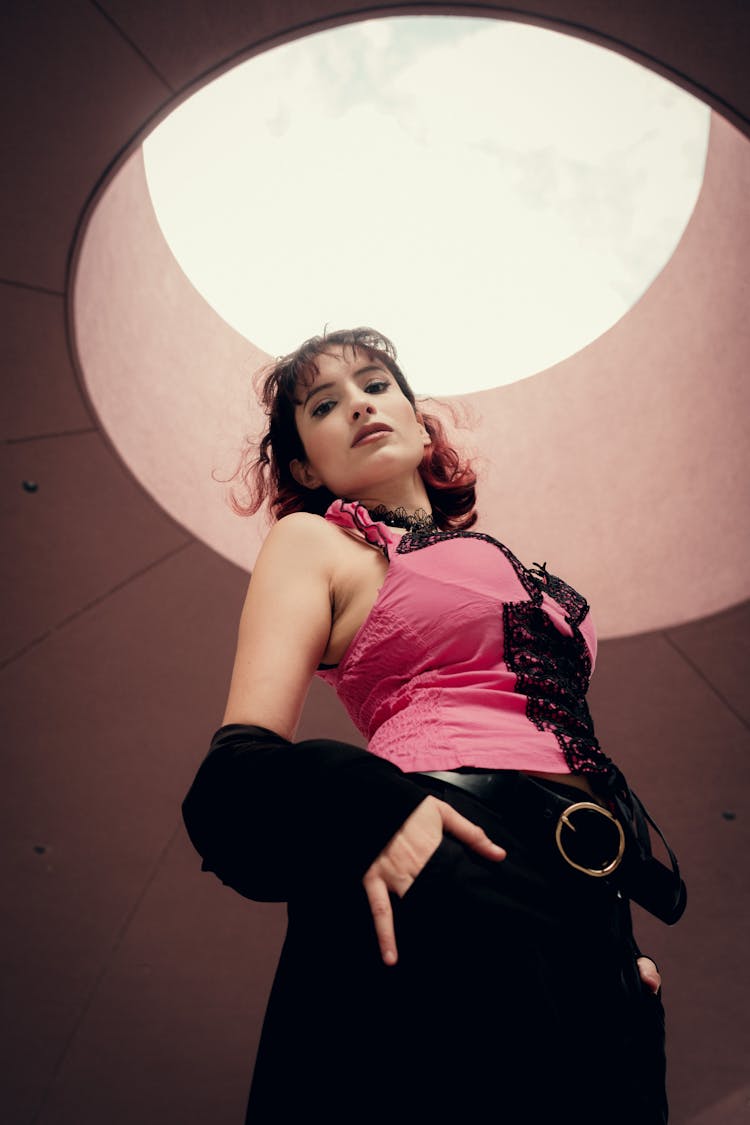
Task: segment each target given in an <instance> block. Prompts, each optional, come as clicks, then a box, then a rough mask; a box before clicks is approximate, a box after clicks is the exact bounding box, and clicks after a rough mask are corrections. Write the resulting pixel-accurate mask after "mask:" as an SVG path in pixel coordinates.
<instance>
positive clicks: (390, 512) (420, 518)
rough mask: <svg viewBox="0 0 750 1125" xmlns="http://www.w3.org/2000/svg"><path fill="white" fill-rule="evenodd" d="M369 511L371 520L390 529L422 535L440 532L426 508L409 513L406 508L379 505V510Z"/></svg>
mask: <svg viewBox="0 0 750 1125" xmlns="http://www.w3.org/2000/svg"><path fill="white" fill-rule="evenodd" d="M368 511H369V513H370V519H372V520H375V522H376V523H387V524H388V526H389V527H404V528H406V530H407V531H417V532H420V533H421V534H422V535H425V534H427V533H429V532H430V531H437V530H438V526H437V524H436V523H435V521H434V519H433V518H432V513H431V512H426V511H425V510H424V508H417V510H416V512H407V510H406V508H386V506H385V504H378V506H377V508H368Z"/></svg>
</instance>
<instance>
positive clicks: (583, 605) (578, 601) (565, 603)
mask: <svg viewBox="0 0 750 1125" xmlns="http://www.w3.org/2000/svg"><path fill="white" fill-rule="evenodd" d="M529 574H531V575H532V576H533V578H534V580H535V581H536V582H538V583H539V585H540V586H541V588H542V589H543V590H544V591H545V592H546V593H547V594H548V596H549V597H550V598H552V600H553V601H555V602H557V604H558V605H559V606H562V608H563V609H564V610H565V620H566V621H567V622H568V624H569V625H573V626H575V625H580V624H581V622H582V621H583V619H584V617H585V616H586V614H587V613H588V611H589V603H588V602H587V601H586V599H585V598H584V597H583V595H582V594H579V593H578V591H577V590H574V589H573V587H572V586H569V585H568V583H567V582H563V580H562V578H558V577H557V575H556V574H550V573H549V571H548V570H547V564H546V562H543V563H542V565H541V566H540V565H539V563H533V565H532V566H531V567H530V568H529Z"/></svg>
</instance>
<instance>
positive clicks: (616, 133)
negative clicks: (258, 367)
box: [144, 16, 709, 396]
mask: <svg viewBox="0 0 750 1125" xmlns="http://www.w3.org/2000/svg"><path fill="white" fill-rule="evenodd" d="M708 127H709V111H708V108H707V107H706V106H705V105H703V104H702V103H701V102H699V101H697V100H696V99H695V98H693V97H691V96H690V95H688V94H686V93H685V92H684V91H682V90H681V89H679V88H678V87H676V86H674V85H672V84H671V83H669V82H667V81H666V80H665V79H663V78H661V77H659V76H658V75H656V74H654V73H652V72H651V71H649V70H646V69H645V68H643V67H641V66H639V65H637V64H636V63H634V62H631V61H630V60H628V59H625V58H623V57H622V56H620V55H617V54H615V53H613V52H611V51H608V50H606V49H604V48H601V47H596V46H593V45H592V44H590V43H586V42H584V41H582V40H579V39H575V38H573V37H570V36H566V35H562V34H559V33H557V32H552V31H548V30H544V29H540V28H535V27H531V26H529V25H524V24H514V23H510V22H508V21H504V20H490V19H469V18H455V17H427V16H420V17H392V18H387V19H379V20H369V21H366V22H361V23H355V24H350V25H347V26H345V27H339V28H335V29H332V30H328V31H323V32H319V33H317V34H314V35H310V36H306V37H305V38H303V39H299V40H296V41H295V42H293V43H290V44H285V45H284V46H281V47H277V48H274V49H272V50H270V51H267V52H265V53H264V54H262V55H259V56H257V57H256V58H254V59H250V60H248V61H247V62H245V63H243V64H241V65H240V66H238V67H236V68H235V69H233V70H231V71H229V72H228V73H227V74H225V75H223V76H222V77H220V78H219V79H217V80H215V81H214V82H212V83H211V84H210V85H208V86H206V87H204V88H203V89H202V90H200V91H199V92H198V93H197V94H195V95H193V96H192V97H191V98H190V99H189V100H187V101H186V102H184V103H183V104H182V105H181V106H180V107H178V109H177V110H175V111H174V112H173V113H172V114H171V116H170V117H169V118H167V119H166V120H165V121H164V122H163V123H162V124H161V125H159V126H158V127H157V128H156V130H155V131H154V132H153V133H152V134H151V135H150V136H149V137H148V138H147V140H146V142H145V143H144V153H145V161H146V174H147V181H148V185H149V191H150V193H151V197H152V200H153V203H154V208H155V211H156V214H157V218H158V220H159V223H160V225H161V228H162V230H163V232H164V235H165V237H166V239H167V242H168V244H169V245H170V247H171V249H172V252H173V254H174V255H175V257H176V259H177V261H178V262H179V264H180V266H181V268H182V269H183V270H184V272H185V273H186V274H187V276H188V277H189V278H190V280H191V282H192V284H193V285H194V286H195V287H196V289H198V291H199V292H200V293H201V294H202V295H203V296H204V297H205V299H206V300H207V301H208V302H209V303H210V304H211V305H212V306H213V308H215V309H216V311H217V312H218V313H219V314H220V315H221V316H222V317H223V318H224V320H226V321H227V322H228V323H229V324H230V325H232V327H234V328H235V329H236V330H237V331H239V332H240V333H242V334H243V335H244V336H245V337H247V339H249V340H251V341H252V342H253V343H254V344H256V345H257V346H258V347H260V348H262V349H263V350H265V351H267V352H269V353H270V354H271V355H274V356H275V355H283V354H285V353H286V352H288V351H291V350H292V349H293V348H295V347H296V346H297V345H298V344H299V343H301V342H302V340H304V339H306V338H308V337H309V336H313V335H316V334H318V333H320V332H322V331H323V329H324V327H325V326H326V325H328V327H329V328H331V329H333V328H340V327H352V326H354V325H360V324H366V325H371V326H374V327H375V328H377V329H378V330H379V331H381V332H384V333H385V334H386V335H387V336H390V337H391V339H393V341H394V342H395V344H396V347H397V349H398V353H399V361H400V363H401V365H402V367H403V369H404V370H405V372H406V375H407V377H408V378H409V379H410V381H411V383H412V385H413V386H414V388H415V390H416V391H417V392H418V393H422V394H433V395H443V396H444V395H451V394H463V393H466V392H469V391H473V390H479V389H482V388H485V387H493V386H499V385H502V384H505V383H510V382H513V381H515V380H517V379H522V378H525V377H528V376H530V375H533V374H534V373H536V372H538V371H541V370H544V369H546V368H547V367H550V366H551V365H553V364H554V363H557V362H559V361H560V360H562V359H564V358H566V357H567V356H569V355H571V354H573V353H574V352H576V351H578V350H580V349H581V348H582V347H585V346H586V345H587V344H588V343H590V342H591V341H592V340H594V339H596V338H597V337H598V336H599V335H601V333H602V332H604V331H606V330H607V329H608V328H610V327H611V326H612V325H613V324H615V323H616V322H617V321H618V320H619V319H620V318H621V317H622V316H623V315H624V314H625V313H626V312H627V310H628V309H629V308H631V307H632V305H633V304H634V303H635V301H637V300H638V298H639V297H640V296H641V295H642V294H643V292H644V291H645V290H646V289H647V288H648V286H649V285H650V284H651V282H652V281H653V279H654V278H655V277H656V276H657V274H658V273H659V272H660V271H661V269H662V268H663V267H664V265H665V264H666V263H667V261H668V260H669V258H670V257H671V255H672V253H673V252H674V249H675V247H676V246H677V244H678V242H679V240H680V238H681V236H682V233H683V231H684V229H685V226H686V224H687V222H688V220H689V218H690V215H691V213H692V211H693V208H694V206H695V202H696V200H697V197H698V193H699V191H700V186H701V183H702V179H703V171H704V165H705V155H706V149H707V143H708Z"/></svg>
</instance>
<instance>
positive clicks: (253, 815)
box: [182, 723, 426, 902]
mask: <svg viewBox="0 0 750 1125" xmlns="http://www.w3.org/2000/svg"><path fill="white" fill-rule="evenodd" d="M425 795H426V794H425V792H424V790H422V789H421V788H420V787H419V786H418V785H416V784H415V783H414V782H413V781H411V780H410V779H409V778H408V777H406V776H405V775H404V774H403V773H402V771H401V770H399V769H398V767H397V766H394V765H392V764H391V763H390V762H387V761H385V759H383V758H379V757H377V756H376V755H375V754H370V753H369V752H368V751H367V750H362V749H360V748H359V747H358V746H352V745H351V744H350V743H347V742H334V741H331V740H328V739H309V740H307V741H305V742H296V743H293V742H289V741H288V740H287V739H285V738H281V737H280V736H279V735H277V734H274V732H273V731H270V730H266V729H265V728H264V727H255V726H245V725H242V724H236V723H235V724H230V725H229V726H224V727H221V728H220V729H219V730H218V731H217V732H216V734H215V735H214V737H213V739H212V741H211V747H210V751H209V754H208V756H207V758H206V759H205V760H204V762H203V764H202V765H201V767H200V769H199V770H198V773H197V775H196V778H195V780H194V782H193V784H192V786H191V787H190V790H189V791H188V794H187V796H186V798H185V800H184V802H183V805H182V815H183V818H184V820H185V826H186V828H187V831H188V835H189V836H190V839H191V841H192V843H193V845H194V847H195V848H196V850H197V851H198V853H199V855H201V856H202V858H203V870H204V871H212V872H214V873H215V874H216V875H217V876H218V877H219V878H220V879H221V881H222V882H223V883H226V884H227V885H228V886H230V887H233V888H234V890H236V891H238V892H239V893H240V894H241V895H244V896H245V897H246V898H252V899H256V900H258V901H262V902H283V901H286V900H288V899H289V898H290V897H293V896H294V894H295V893H298V892H299V891H301V890H304V888H305V887H306V886H310V885H311V881H313V884H314V881H318V882H319V881H320V880H321V872H324V873H325V874H324V875H323V876H322V877H323V879H325V880H326V881H327V882H328V883H329V884H330V883H336V882H338V881H340V880H348V879H361V877H362V876H363V875H364V873H365V872H366V871H367V869H368V867H369V866H370V864H371V863H372V862H373V860H374V859H375V858H376V857H377V856H378V855H379V854H380V852H381V851H382V850H383V848H384V847H385V845H386V844H387V843H388V841H389V840H390V839H391V837H392V836H393V835H394V834H395V833H396V832H397V830H398V829H399V828H400V827H401V825H402V824H403V822H404V821H405V820H406V819H407V817H408V816H409V815H410V814H411V813H412V812H413V811H414V809H415V808H416V807H417V805H419V804H420V803H421V802H422V801H423V800H424V798H425Z"/></svg>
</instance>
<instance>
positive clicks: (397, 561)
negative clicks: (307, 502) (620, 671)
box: [318, 500, 609, 773]
mask: <svg viewBox="0 0 750 1125" xmlns="http://www.w3.org/2000/svg"><path fill="white" fill-rule="evenodd" d="M325 518H326V519H327V520H330V521H331V522H332V523H334V524H336V525H337V526H338V527H341V528H344V530H346V531H348V532H349V533H351V534H354V535H357V536H360V537H361V538H363V539H364V540H365V541H366V542H368V543H370V544H371V545H372V546H373V547H374V548H375V549H377V550H380V551H382V552H383V555H384V556H385V558H386V559H388V561H389V569H388V573H387V574H386V577H385V581H384V582H383V585H382V587H381V589H380V592H379V594H378V598H377V601H376V602H375V605H374V606H373V608H372V610H371V611H370V613H369V614H368V616H367V618H366V620H365V621H364V623H363V624H362V626H361V627H360V629H359V630H358V632H357V633H356V635H355V637H354V639H353V640H352V642H351V644H350V646H349V648H348V649H347V651H346V654H345V655H344V657H343V659H342V660H341V662H340V664H338V665H337V666H336V667H335V668H325V667H323V668H321V669H320V670H319V672H318V675H319V676H320V677H321V678H322V679H324V680H325V681H326V682H327V683H329V684H331V686H332V687H333V688H334V689H335V690H336V692H337V694H338V696H339V698H340V699H341V701H342V703H343V704H344V706H345V707H346V709H347V711H348V712H349V714H350V716H351V718H352V720H353V721H354V723H355V725H356V726H357V728H358V729H359V730H360V731H361V732H362V734H363V735H364V736H365V737H366V738H367V740H368V748H369V749H370V751H371V752H372V753H373V754H378V755H380V756H381V757H383V758H386V759H388V760H389V761H391V762H393V763H394V764H395V765H397V766H399V767H400V768H401V769H402V770H404V771H406V772H411V771H417V770H449V769H455V768H457V767H458V766H478V767H482V768H485V769H525V770H543V771H549V772H554V773H568V772H574V773H592V772H599V771H605V770H606V768H607V766H608V764H609V759H608V758H607V757H606V755H604V754H603V753H602V751H601V749H600V747H599V744H598V742H597V740H596V737H595V735H594V729H593V725H592V722H591V716H590V714H589V710H588V706H587V704H586V690H587V688H588V684H589V678H590V675H591V672H592V669H593V665H594V660H595V656H596V636H595V633H594V628H593V625H592V623H591V617H590V614H589V612H588V609H589V607H588V605H587V603H586V601H585V599H584V598H583V597H581V595H580V594H578V593H577V592H576V591H575V590H573V589H572V587H570V586H568V585H567V584H566V583H565V582H563V581H562V580H561V579H559V578H556V577H555V575H553V574H549V573H548V572H547V570H546V565H542V566H541V567H539V566H538V565H537V564H534V568H533V569H528V568H526V567H525V566H523V565H522V563H520V562H519V560H518V559H517V558H516V557H515V555H514V554H513V553H512V551H510V550H509V549H508V548H507V547H506V546H504V545H503V544H502V543H500V542H498V540H496V539H493V538H492V536H489V535H484V534H481V533H478V532H471V531H463V532H455V531H448V532H439V531H436V532H431V533H426V534H425V533H418V532H411V533H410V532H407V533H406V534H405V535H403V536H401V534H400V533H399V532H397V531H394V530H393V529H392V528H389V527H388V526H387V525H386V524H383V523H374V522H373V520H372V519H371V518H370V514H369V512H368V511H367V509H366V508H365V507H364V506H363V505H362V504H359V503H357V502H356V501H351V502H350V501H344V500H336V501H335V502H334V503H333V504H332V505H331V506H330V508H329V509H328V511H327V512H326V515H325Z"/></svg>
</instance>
